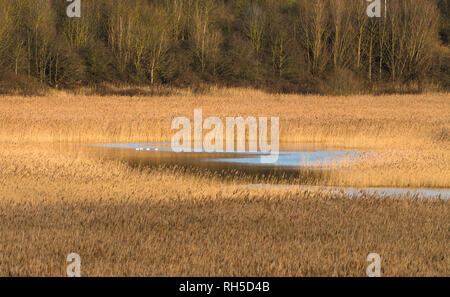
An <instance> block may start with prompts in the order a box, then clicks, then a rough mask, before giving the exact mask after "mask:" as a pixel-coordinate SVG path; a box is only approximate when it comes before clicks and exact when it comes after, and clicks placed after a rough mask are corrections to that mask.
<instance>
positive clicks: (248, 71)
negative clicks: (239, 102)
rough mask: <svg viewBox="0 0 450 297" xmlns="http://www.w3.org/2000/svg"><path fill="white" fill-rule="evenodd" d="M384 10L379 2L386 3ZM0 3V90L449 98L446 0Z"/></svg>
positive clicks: (3, 0)
mask: <svg viewBox="0 0 450 297" xmlns="http://www.w3.org/2000/svg"><path fill="white" fill-rule="evenodd" d="M382 2H383V4H384V1H382ZM387 2H388V6H387V9H386V11H387V14H386V15H384V7H383V9H382V13H383V14H382V17H381V18H369V17H368V16H367V15H366V8H367V6H368V5H369V4H370V3H369V2H367V1H365V0H153V1H152V0H129V1H122V0H81V4H82V15H81V18H69V17H67V15H66V8H67V6H68V5H69V4H70V3H69V2H66V1H65V0H1V1H0V69H1V70H0V91H3V92H8V91H9V90H10V89H25V90H26V89H30V88H32V86H47V87H57V88H76V87H78V86H80V85H85V86H86V85H87V86H94V85H99V84H104V83H110V84H126V85H141V86H142V85H155V86H160V85H168V86H173V87H197V86H201V85H209V84H216V85H222V86H253V87H258V88H263V89H267V90H270V91H274V92H300V93H302V92H318V93H337V94H346V93H355V92H362V91H369V92H370V91H373V90H383V89H384V90H386V91H389V90H391V89H392V90H394V89H395V88H400V89H404V90H407V89H415V90H418V91H420V90H422V89H424V88H427V86H438V87H439V88H441V89H444V90H448V89H449V82H450V71H449V66H450V54H449V52H450V50H449V46H448V34H449V19H450V16H449V7H448V4H449V3H448V0H388V1H387Z"/></svg>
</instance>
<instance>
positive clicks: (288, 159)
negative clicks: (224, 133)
mask: <svg viewBox="0 0 450 297" xmlns="http://www.w3.org/2000/svg"><path fill="white" fill-rule="evenodd" d="M60 149H62V150H67V149H68V148H67V147H65V148H60ZM71 149H75V150H79V149H85V150H88V151H91V152H93V153H96V154H100V155H101V156H103V157H105V158H111V159H120V160H124V161H126V162H128V164H130V166H133V167H137V166H150V167H151V166H161V165H162V166H165V165H168V166H173V165H175V166H177V167H180V168H181V167H185V166H186V167H190V166H194V167H196V168H202V170H211V171H213V172H215V173H217V174H219V175H220V176H223V178H224V179H225V178H228V177H229V176H230V175H235V174H236V170H237V171H238V172H239V174H241V175H242V176H247V177H250V178H248V179H243V180H244V182H245V181H246V182H245V183H246V184H245V185H242V186H238V187H244V188H259V189H267V190H270V189H275V190H279V189H286V190H289V189H319V190H324V191H329V192H333V193H345V194H347V195H349V196H351V197H359V196H361V195H362V194H363V193H365V194H368V195H372V196H377V197H384V196H408V195H409V196H414V197H418V198H425V197H435V198H441V199H448V198H449V197H450V189H424V188H421V189H410V188H342V187H325V186H311V185H309V184H310V183H311V181H313V180H320V177H321V175H322V174H323V173H324V172H326V171H327V170H325V169H327V166H329V165H332V164H334V163H336V162H339V161H343V160H350V161H357V160H358V158H359V157H360V156H363V155H365V154H371V153H370V152H362V151H348V150H342V149H330V148H325V147H317V146H307V145H296V146H292V145H281V146H280V152H279V157H278V160H277V162H276V163H274V164H262V163H261V162H260V160H261V159H260V156H261V153H251V152H226V151H225V152H221V153H216V152H214V153H211V152H205V151H202V150H196V149H192V151H191V152H183V153H177V152H174V151H173V150H172V148H171V146H170V143H110V144H93V145H83V146H79V145H78V146H77V145H75V146H71ZM328 168H330V167H328ZM230 169H231V170H232V171H231V174H230V171H227V170H230ZM333 170H336V169H333ZM268 175H270V176H274V179H273V180H272V181H271V182H270V183H271V184H264V185H263V184H258V182H259V180H258V178H259V177H261V176H265V177H267V176H268ZM291 177H293V178H294V179H296V181H297V182H299V183H297V184H306V185H285V184H283V183H286V180H289V178H291Z"/></svg>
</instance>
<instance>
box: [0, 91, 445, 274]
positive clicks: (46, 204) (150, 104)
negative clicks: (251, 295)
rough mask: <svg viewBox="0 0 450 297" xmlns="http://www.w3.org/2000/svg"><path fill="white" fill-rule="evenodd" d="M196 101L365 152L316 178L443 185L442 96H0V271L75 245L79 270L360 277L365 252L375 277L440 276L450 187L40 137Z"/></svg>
mask: <svg viewBox="0 0 450 297" xmlns="http://www.w3.org/2000/svg"><path fill="white" fill-rule="evenodd" d="M196 107H199V108H202V109H203V112H204V116H209V115H214V116H219V117H225V116H238V115H241V116H246V115H252V116H279V117H280V128H281V131H280V132H281V138H282V141H294V142H298V143H305V142H308V143H315V144H321V145H328V146H335V147H346V148H362V149H364V150H368V151H374V152H375V155H370V156H367V157H364V158H363V160H361V162H359V163H354V164H353V161H348V162H344V163H343V164H336V165H335V166H337V167H339V168H341V167H342V166H343V167H348V168H349V169H348V170H341V172H342V173H341V174H338V173H339V171H334V170H331V172H333V173H330V174H329V176H328V177H325V178H324V180H322V182H323V183H326V184H334V185H336V184H337V185H339V184H342V185H356V186H359V185H377V184H378V185H399V186H400V185H402V186H408V185H409V186H425V185H427V186H435V187H438V186H439V187H449V184H450V183H449V172H450V171H449V165H448V164H449V163H450V162H448V161H449V149H448V148H449V136H448V131H449V129H450V123H449V120H450V114H449V112H450V102H449V95H448V94H427V95H403V96H380V97H373V96H352V97H321V96H294V95H270V94H265V93H262V92H258V91H251V90H236V89H231V90H216V91H214V92H213V93H211V94H209V95H204V96H195V95H192V94H183V96H181V95H180V96H179V95H177V96H168V97H151V98H143V97H142V98H139V97H137V98H129V97H117V98H116V97H86V96H73V95H68V94H62V93H55V94H52V96H48V97H30V98H20V97H0V234H1V236H0V275H1V276H9V275H11V276H29V275H49V276H63V275H65V271H66V266H67V264H68V263H67V262H66V257H67V255H68V254H69V253H72V252H75V253H78V254H79V255H80V256H81V260H82V268H81V274H82V276H111V275H114V276H123V275H126V276H144V275H145V276H175V275H177V276H238V275H244V276H365V273H366V268H367V266H368V265H369V263H368V262H366V257H367V255H368V254H369V253H378V254H380V255H381V258H382V262H381V268H382V275H384V276H431V275H433V276H435V275H440V276H448V275H449V267H450V266H449V252H448V243H449V242H448V230H449V228H450V222H449V220H448V217H449V215H450V207H449V203H448V200H440V199H418V198H417V197H402V198H389V197H387V198H379V197H374V196H370V195H362V196H361V197H360V198H358V199H349V197H347V196H345V195H344V194H338V193H329V192H326V191H322V190H318V189H302V188H292V189H289V190H280V189H276V188H274V189H272V190H265V189H262V188H261V189H258V188H243V187H240V186H239V185H240V184H241V182H242V181H241V180H240V177H239V176H232V177H231V178H230V179H227V180H225V179H223V178H222V176H220V175H219V174H216V173H211V172H205V171H202V170H200V169H198V170H196V169H192V170H191V171H185V170H183V168H178V167H158V168H133V167H130V166H129V165H128V164H127V163H124V162H121V161H119V160H107V159H104V158H102V157H99V156H96V155H92V154H89V153H88V152H86V151H82V150H80V151H76V150H73V151H66V152H58V151H55V150H53V149H51V148H50V147H51V146H52V145H53V144H56V143H59V142H66V141H67V142H115V141H127V142H130V141H155V140H168V139H170V136H171V135H172V134H171V133H172V132H171V131H170V122H171V119H172V118H173V117H174V116H189V115H191V114H192V112H193V109H194V108H196ZM351 165H352V166H351ZM350 166H351V167H350ZM261 182H264V180H262V181H261ZM286 182H287V183H288V182H291V181H288V180H287V181H286Z"/></svg>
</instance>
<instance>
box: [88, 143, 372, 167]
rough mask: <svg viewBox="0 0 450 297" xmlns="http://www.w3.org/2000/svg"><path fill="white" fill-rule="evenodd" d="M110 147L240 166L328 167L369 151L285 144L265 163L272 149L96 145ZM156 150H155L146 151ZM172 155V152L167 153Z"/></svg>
mask: <svg viewBox="0 0 450 297" xmlns="http://www.w3.org/2000/svg"><path fill="white" fill-rule="evenodd" d="M95 146H96V147H103V148H109V149H124V150H133V151H137V152H141V153H142V154H141V155H140V157H141V158H157V157H161V155H159V156H157V155H155V154H154V153H156V152H159V153H170V154H171V157H172V158H174V159H177V161H179V159H180V158H183V159H184V161H189V160H191V161H195V162H196V163H199V162H202V163H208V162H213V163H219V164H227V163H228V164H236V165H239V166H251V167H253V166H264V167H287V168H288V167H291V168H292V167H295V168H297V169H298V168H299V167H306V166H308V167H316V168H319V167H326V166H329V165H332V164H333V163H335V162H338V161H343V160H355V159H356V158H357V157H359V156H361V155H363V154H367V153H365V152H357V151H347V150H324V149H323V148H322V149H320V148H315V147H311V146H297V147H293V146H282V147H281V149H280V152H278V158H277V159H276V161H275V162H273V163H262V162H261V156H265V155H268V153H254V152H246V151H236V152H230V151H224V152H221V153H216V152H207V151H204V150H199V149H192V150H191V152H183V153H176V152H174V151H173V150H172V148H171V147H170V143H110V144H100V145H95ZM148 152H152V153H153V154H146V153H148ZM167 157H170V156H167Z"/></svg>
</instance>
